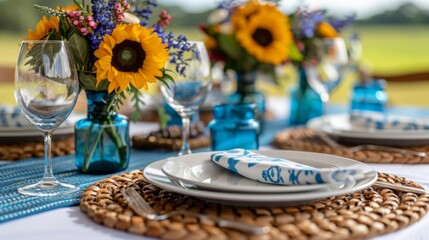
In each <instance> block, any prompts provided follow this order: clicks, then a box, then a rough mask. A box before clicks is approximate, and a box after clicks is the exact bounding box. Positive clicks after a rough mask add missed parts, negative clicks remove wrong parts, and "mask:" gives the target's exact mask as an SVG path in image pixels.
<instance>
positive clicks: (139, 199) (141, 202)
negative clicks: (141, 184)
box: [127, 187, 155, 214]
mask: <svg viewBox="0 0 429 240" xmlns="http://www.w3.org/2000/svg"><path fill="white" fill-rule="evenodd" d="M127 191H128V192H129V194H130V195H131V196H132V197H133V200H134V201H135V203H136V204H137V205H138V206H139V207H140V208H141V209H142V210H143V211H145V212H147V213H149V214H155V210H153V208H152V207H151V206H150V205H149V203H147V202H146V200H145V199H144V198H143V197H142V196H141V195H140V193H138V192H137V191H136V189H135V188H134V187H131V188H129V189H127Z"/></svg>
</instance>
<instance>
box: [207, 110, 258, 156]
mask: <svg viewBox="0 0 429 240" xmlns="http://www.w3.org/2000/svg"><path fill="white" fill-rule="evenodd" d="M255 108H256V107H255V104H233V105H229V104H222V105H217V106H215V107H214V108H213V120H212V121H211V122H210V123H209V129H210V136H211V149H212V150H213V151H216V150H229V149H233V148H243V149H258V148H259V132H260V126H259V122H258V121H257V120H256V119H255Z"/></svg>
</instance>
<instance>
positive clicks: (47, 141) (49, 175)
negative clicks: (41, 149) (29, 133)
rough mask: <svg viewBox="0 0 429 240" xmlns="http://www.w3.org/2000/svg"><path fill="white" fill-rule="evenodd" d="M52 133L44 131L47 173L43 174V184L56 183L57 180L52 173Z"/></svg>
mask: <svg viewBox="0 0 429 240" xmlns="http://www.w3.org/2000/svg"><path fill="white" fill-rule="evenodd" d="M51 135H52V132H51V131H44V132H43V138H44V143H45V173H44V174H43V178H42V179H41V180H40V182H42V183H55V182H57V179H55V177H54V173H53V171H52V165H53V164H52V155H51V154H52V153H51Z"/></svg>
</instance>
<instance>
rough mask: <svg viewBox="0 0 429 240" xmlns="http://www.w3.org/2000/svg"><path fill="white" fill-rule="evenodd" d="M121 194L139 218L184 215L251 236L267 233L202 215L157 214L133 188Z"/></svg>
mask: <svg viewBox="0 0 429 240" xmlns="http://www.w3.org/2000/svg"><path fill="white" fill-rule="evenodd" d="M121 193H122V195H123V196H124V198H125V200H126V201H127V203H128V205H129V206H130V207H131V208H132V209H133V210H134V211H135V212H136V213H137V214H138V215H140V216H142V217H144V218H147V219H151V220H157V221H159V220H164V219H167V218H169V217H171V216H173V215H186V216H192V217H197V218H199V219H201V220H212V221H214V222H216V223H217V225H218V226H219V227H226V228H233V229H236V230H240V231H243V232H248V233H252V234H263V233H267V232H268V231H269V228H268V227H267V226H264V227H259V226H255V225H251V224H247V223H243V222H236V221H232V220H228V219H224V218H220V217H215V216H209V215H203V214H200V213H196V212H190V211H171V212H169V213H165V214H158V213H156V212H155V210H154V209H153V208H152V207H151V206H150V205H149V203H148V202H146V200H145V199H144V198H143V197H142V196H141V195H140V194H139V193H138V192H137V191H136V189H135V188H134V187H130V188H127V189H121Z"/></svg>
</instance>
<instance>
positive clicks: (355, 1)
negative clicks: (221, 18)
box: [158, 0, 429, 18]
mask: <svg viewBox="0 0 429 240" xmlns="http://www.w3.org/2000/svg"><path fill="white" fill-rule="evenodd" d="M219 1H220V0H158V2H160V3H165V4H177V5H181V6H183V7H184V8H185V9H187V10H188V11H192V12H198V11H204V10H207V9H210V8H213V7H214V6H216V3H218V2H219ZM303 2H305V3H306V4H307V5H309V6H310V8H326V9H328V10H329V12H330V13H332V14H335V15H349V14H350V13H352V12H356V14H357V16H358V18H365V17H368V16H371V15H373V14H375V13H378V12H380V11H383V10H392V9H396V8H397V7H398V6H399V5H400V4H403V3H406V2H413V3H415V4H417V5H418V6H420V7H422V8H425V9H429V0H281V7H282V9H285V10H286V11H288V10H289V11H291V10H293V9H295V8H296V7H297V6H299V5H300V4H302V3H303ZM184 3H186V4H184Z"/></svg>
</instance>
